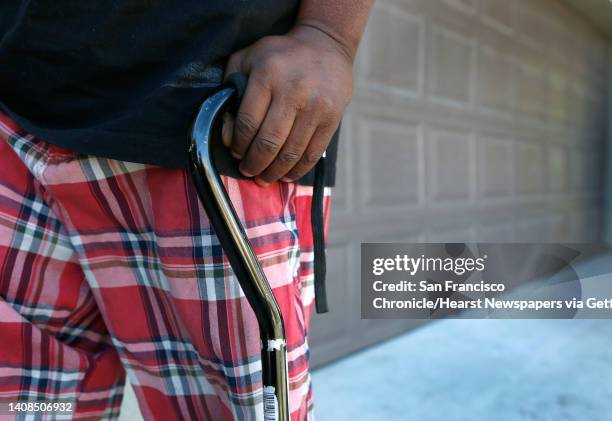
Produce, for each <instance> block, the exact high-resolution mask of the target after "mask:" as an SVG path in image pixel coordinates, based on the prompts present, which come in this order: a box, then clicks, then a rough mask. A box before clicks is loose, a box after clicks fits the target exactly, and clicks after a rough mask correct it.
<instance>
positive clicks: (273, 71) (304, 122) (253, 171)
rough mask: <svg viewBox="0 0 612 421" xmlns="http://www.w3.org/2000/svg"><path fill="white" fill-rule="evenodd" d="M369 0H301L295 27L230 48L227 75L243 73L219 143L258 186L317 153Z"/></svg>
mask: <svg viewBox="0 0 612 421" xmlns="http://www.w3.org/2000/svg"><path fill="white" fill-rule="evenodd" d="M372 4H373V0H302V3H301V6H300V12H299V14H298V18H297V21H296V25H295V26H294V28H293V29H292V30H291V31H289V32H288V33H287V34H285V35H281V36H269V37H264V38H262V39H260V40H258V41H257V42H255V43H254V44H252V45H250V46H249V47H246V48H244V49H242V50H240V51H237V52H236V53H234V54H233V55H232V56H231V57H230V60H229V62H228V64H227V67H226V74H231V73H233V72H236V71H241V72H244V73H246V74H248V75H249V83H248V86H247V88H246V91H245V94H244V97H243V100H242V103H241V104H240V107H239V110H238V113H237V114H236V118H235V119H234V118H233V117H231V116H230V115H229V114H228V115H226V116H225V117H224V126H223V143H224V144H225V145H226V146H228V147H229V148H230V149H231V151H232V154H233V155H234V156H235V157H236V158H239V159H240V160H241V163H240V171H241V172H242V173H243V174H244V175H246V176H249V177H254V180H255V182H256V183H257V184H259V185H260V186H262V187H265V186H268V185H269V184H271V183H273V182H276V181H278V180H280V181H283V182H291V181H294V180H297V179H299V178H300V177H302V176H303V175H304V174H306V173H307V172H308V171H309V170H310V169H311V168H312V167H313V166H314V165H315V164H316V163H317V161H318V160H319V158H320V157H321V156H322V155H323V152H324V151H325V149H326V148H327V145H328V144H329V142H330V140H331V137H332V135H333V134H334V132H335V131H336V129H337V128H338V124H339V123H340V119H341V116H342V113H343V112H344V109H345V108H346V106H347V105H348V103H349V102H350V100H351V96H352V86H353V78H352V70H353V62H354V59H355V54H356V52H357V47H358V45H359V41H360V39H361V36H362V33H363V29H364V27H365V24H366V20H367V16H368V13H369V11H370V9H371V7H372Z"/></svg>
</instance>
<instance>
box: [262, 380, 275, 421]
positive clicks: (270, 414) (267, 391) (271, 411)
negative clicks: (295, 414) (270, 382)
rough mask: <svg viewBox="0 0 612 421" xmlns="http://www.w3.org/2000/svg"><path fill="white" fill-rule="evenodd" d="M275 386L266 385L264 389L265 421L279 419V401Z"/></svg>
mask: <svg viewBox="0 0 612 421" xmlns="http://www.w3.org/2000/svg"><path fill="white" fill-rule="evenodd" d="M274 391H275V390H274V387H273V386H265V387H264V390H263V405H264V421H278V401H277V400H276V395H275V394H274Z"/></svg>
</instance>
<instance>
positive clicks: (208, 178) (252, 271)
mask: <svg viewBox="0 0 612 421" xmlns="http://www.w3.org/2000/svg"><path fill="white" fill-rule="evenodd" d="M237 97H238V95H237V89H236V88H235V87H233V86H228V87H224V88H221V89H220V90H219V91H217V92H216V93H214V94H213V95H211V96H210V97H209V98H208V99H206V100H205V101H204V103H203V104H202V106H201V107H200V109H199V111H198V114H197V117H196V119H195V121H194V123H193V127H192V130H191V134H190V145H189V158H190V169H191V174H192V177H193V180H194V182H195V185H196V189H197V192H198V196H199V198H200V201H201V202H202V205H203V206H204V209H205V210H206V214H207V215H208V218H209V220H210V223H211V225H212V227H213V229H214V231H215V233H216V235H217V237H218V238H219V242H220V243H221V247H222V248H223V251H224V252H225V254H226V255H227V258H228V260H229V263H230V265H231V267H232V269H233V271H234V274H235V275H236V278H237V279H238V282H239V283H240V286H241V288H242V291H243V292H244V295H245V296H246V298H247V300H248V302H249V304H250V306H251V307H252V309H253V311H254V312H255V315H256V317H257V323H258V325H259V335H260V338H261V365H262V380H263V409H264V420H265V421H268V420H269V421H289V402H288V398H289V394H288V369H287V349H286V336H285V327H284V323H283V317H282V315H281V312H280V309H279V307H278V303H277V302H276V298H274V295H273V294H272V289H271V288H270V284H269V283H268V280H267V279H266V275H265V274H264V272H263V270H262V268H261V265H260V264H259V261H258V260H257V256H256V255H255V253H254V252H253V248H252V247H251V244H250V242H249V239H248V237H247V235H246V232H245V230H244V227H243V226H242V224H241V223H240V220H239V219H238V216H237V215H236V211H235V209H234V207H233V205H232V203H231V201H230V199H229V196H228V194H227V191H226V190H225V187H224V185H223V183H222V182H221V178H220V176H219V172H218V171H217V168H216V166H215V160H214V156H213V155H214V151H215V149H218V148H219V144H220V142H221V124H220V119H219V118H218V117H220V116H221V115H223V113H225V112H227V111H228V110H231V109H235V108H236V105H237V101H238V99H237Z"/></svg>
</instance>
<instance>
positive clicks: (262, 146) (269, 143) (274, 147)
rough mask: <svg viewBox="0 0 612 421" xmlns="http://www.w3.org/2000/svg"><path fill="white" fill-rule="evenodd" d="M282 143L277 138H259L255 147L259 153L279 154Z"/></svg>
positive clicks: (265, 136)
mask: <svg viewBox="0 0 612 421" xmlns="http://www.w3.org/2000/svg"><path fill="white" fill-rule="evenodd" d="M281 143H282V142H281V141H280V140H279V138H278V137H276V136H267V135H264V136H258V137H257V138H256V139H255V142H254V145H255V147H256V148H257V151H258V152H260V153H263V154H269V153H274V152H277V151H278V150H279V148H280V146H281Z"/></svg>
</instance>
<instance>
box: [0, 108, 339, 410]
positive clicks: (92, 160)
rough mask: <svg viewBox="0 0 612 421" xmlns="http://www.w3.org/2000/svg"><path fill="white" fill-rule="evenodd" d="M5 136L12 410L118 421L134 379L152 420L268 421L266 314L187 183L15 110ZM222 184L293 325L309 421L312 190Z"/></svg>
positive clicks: (2, 330) (2, 222)
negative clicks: (263, 357)
mask: <svg viewBox="0 0 612 421" xmlns="http://www.w3.org/2000/svg"><path fill="white" fill-rule="evenodd" d="M0 137H1V139H0V400H2V401H3V402H8V401H17V400H36V399H39V400H45V401H53V400H58V399H69V400H72V401H73V402H74V409H75V412H74V414H73V416H74V417H78V418H89V419H113V418H116V417H117V416H118V413H119V408H120V404H121V400H122V396H123V386H124V383H125V373H126V372H127V376H128V378H129V381H130V382H131V383H132V385H133V387H134V391H135V393H136V396H137V399H138V404H139V407H140V410H141V412H142V413H143V416H144V417H145V419H160V420H172V419H177V420H179V419H180V420H200V419H202V420H230V419H237V420H251V419H261V418H262V415H261V414H262V413H263V409H262V384H261V361H260V344H259V335H258V328H257V323H256V319H255V316H254V314H253V311H252V310H251V308H250V307H249V305H248V303H247V301H246V298H245V297H244V295H243V293H242V291H241V289H240V287H239V284H238V282H237V280H236V279H235V278H234V276H233V274H232V271H231V268H230V267H229V265H228V262H227V260H226V258H225V257H224V255H223V252H222V250H221V247H220V245H219V243H218V241H217V239H216V237H215V236H214V234H213V233H212V232H211V228H210V226H209V223H208V219H207V217H206V214H205V212H204V209H203V208H202V206H201V204H200V203H199V201H198V197H197V195H196V192H195V190H194V187H193V185H192V183H191V180H190V178H189V176H188V175H187V173H186V172H185V171H182V170H177V169H167V168H160V167H155V166H149V165H142V164H133V163H127V162H122V161H116V160H110V159H103V158H96V157H91V156H84V155H80V154H77V153H73V152H70V151H67V150H65V149H62V148H59V147H56V146H53V145H49V144H47V143H46V142H44V141H41V140H39V139H36V138H35V137H33V136H32V135H30V134H28V133H25V132H24V131H23V130H21V129H20V128H19V127H17V126H16V124H15V123H14V122H12V121H11V120H10V119H9V118H8V117H6V116H4V115H2V114H0ZM223 181H224V183H225V185H226V187H227V190H228V192H229V194H230V197H231V199H232V202H233V203H234V205H235V207H236V210H237V212H238V215H239V217H240V218H241V220H242V222H243V224H245V227H246V229H247V232H248V235H249V237H250V239H251V242H252V244H253V246H254V249H255V252H256V253H257V255H258V257H259V259H260V261H261V264H262V266H263V268H264V271H265V273H266V275H267V276H268V278H269V281H270V283H271V286H272V288H273V291H274V294H275V296H276V298H277V300H278V302H279V305H280V308H281V311H282V313H283V316H284V318H285V324H286V330H287V351H288V359H289V377H290V406H291V408H290V411H291V415H292V420H303V419H309V418H311V417H312V401H311V397H312V393H311V382H310V375H309V371H308V357H309V349H308V341H307V338H308V327H309V321H310V317H311V313H312V309H313V300H314V287H313V261H312V260H313V254H312V234H311V228H310V205H311V199H312V188H311V187H306V186H298V185H296V184H287V183H275V184H273V185H271V186H270V187H267V188H261V187H259V186H257V185H256V184H255V183H253V182H252V181H249V180H236V179H230V178H227V177H225V178H224V180H223ZM329 202H330V196H329V191H327V192H326V197H325V216H326V218H325V220H326V224H327V221H328V215H329ZM326 231H327V227H326Z"/></svg>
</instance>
